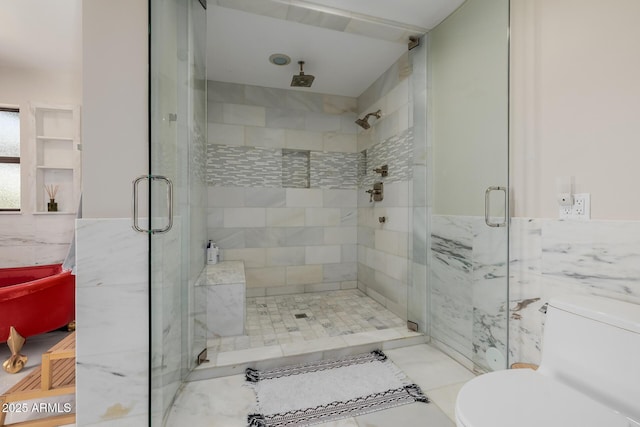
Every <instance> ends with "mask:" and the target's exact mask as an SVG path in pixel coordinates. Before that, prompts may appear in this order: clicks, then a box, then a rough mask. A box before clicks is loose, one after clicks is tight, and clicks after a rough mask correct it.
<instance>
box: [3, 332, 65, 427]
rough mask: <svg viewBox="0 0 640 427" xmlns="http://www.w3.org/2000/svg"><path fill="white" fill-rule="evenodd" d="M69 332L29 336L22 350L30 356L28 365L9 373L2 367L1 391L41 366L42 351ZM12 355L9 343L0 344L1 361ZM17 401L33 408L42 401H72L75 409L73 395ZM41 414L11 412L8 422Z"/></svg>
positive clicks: (25, 419)
mask: <svg viewBox="0 0 640 427" xmlns="http://www.w3.org/2000/svg"><path fill="white" fill-rule="evenodd" d="M67 334H68V332H63V331H53V332H49V333H46V334H40V335H35V336H33V337H29V338H28V339H27V341H26V342H25V344H24V346H23V347H22V350H21V351H20V353H21V354H24V355H25V356H27V357H28V359H27V365H26V366H25V368H24V369H22V370H21V371H20V372H18V373H16V374H8V373H7V372H5V371H4V369H0V393H3V392H5V391H6V390H8V389H10V388H11V387H12V386H13V385H14V384H16V383H17V382H18V381H20V380H21V379H22V378H24V377H26V376H27V375H28V374H29V373H30V372H31V371H32V370H33V369H35V368H36V367H38V366H40V363H41V361H42V353H44V352H45V351H47V350H48V349H49V348H51V347H53V346H54V345H55V344H56V343H57V342H59V341H60V340H62V339H63V338H64V337H65V336H66V335H67ZM10 356H11V351H10V350H9V347H7V344H6V343H2V344H0V363H2V362H4V361H5V360H7V359H8V358H9V357H10ZM16 403H26V404H27V407H28V408H32V407H33V404H40V403H59V404H65V403H71V404H72V407H73V409H72V410H73V411H75V396H72V395H66V396H57V397H50V398H47V399H34V400H27V401H23V402H16ZM41 416H43V414H38V413H33V412H31V411H28V412H27V413H10V414H8V415H7V418H6V423H9V424H12V423H17V422H22V421H27V420H34V419H37V418H40V417H41ZM72 426H75V424H65V425H64V426H61V427H72Z"/></svg>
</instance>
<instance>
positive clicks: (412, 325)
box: [407, 320, 418, 332]
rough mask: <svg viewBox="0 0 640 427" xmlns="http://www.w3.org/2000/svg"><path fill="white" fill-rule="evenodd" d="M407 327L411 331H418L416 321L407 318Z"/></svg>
mask: <svg viewBox="0 0 640 427" xmlns="http://www.w3.org/2000/svg"><path fill="white" fill-rule="evenodd" d="M407 329H408V330H410V331H411V332H418V324H417V323H416V322H412V321H411V320H407Z"/></svg>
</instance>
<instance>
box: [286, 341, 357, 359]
mask: <svg viewBox="0 0 640 427" xmlns="http://www.w3.org/2000/svg"><path fill="white" fill-rule="evenodd" d="M346 346H347V343H346V342H345V340H344V339H343V338H342V337H325V338H318V339H316V340H313V341H306V342H305V341H303V342H297V343H296V342H294V343H291V344H282V352H283V353H284V355H285V356H291V355H295V354H302V353H309V352H312V351H320V350H333V349H336V348H342V347H346Z"/></svg>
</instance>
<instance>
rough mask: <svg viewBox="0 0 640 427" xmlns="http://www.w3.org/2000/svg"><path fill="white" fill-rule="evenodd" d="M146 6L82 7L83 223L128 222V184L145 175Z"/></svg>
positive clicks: (95, 3)
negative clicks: (99, 220)
mask: <svg viewBox="0 0 640 427" xmlns="http://www.w3.org/2000/svg"><path fill="white" fill-rule="evenodd" d="M146 5H147V3H146V2H142V1H134V2H128V1H115V2H110V1H101V0H89V1H85V2H84V5H83V9H84V10H83V13H84V17H85V20H84V26H83V39H84V48H83V72H84V92H83V106H84V111H85V114H84V117H83V121H82V133H83V139H84V141H83V142H84V147H83V151H82V164H83V177H82V179H83V189H84V195H83V204H82V207H83V216H84V217H85V218H118V217H130V215H131V181H132V180H133V179H134V178H135V177H136V176H139V175H143V174H145V173H147V169H148V168H147V161H148V158H149V154H148V153H149V151H148V104H147V102H148V90H147V86H148V75H147V73H148V67H147V62H148V58H147V57H148V53H147V52H148V49H147V43H148V41H147V36H148V23H147V16H146V13H147V12H146V8H147V6H146ZM89 19H91V22H90V23H88V22H87V20H89ZM116 22H117V27H118V28H117V29H116V28H115V27H114V25H115V24H114V23H116ZM141 205H144V203H141Z"/></svg>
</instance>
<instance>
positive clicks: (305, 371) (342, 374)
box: [246, 350, 429, 427]
mask: <svg viewBox="0 0 640 427" xmlns="http://www.w3.org/2000/svg"><path fill="white" fill-rule="evenodd" d="M246 379H247V383H248V384H249V385H250V386H251V387H252V388H253V389H254V391H255V393H256V400H257V405H256V413H254V414H250V415H249V416H248V423H249V426H250V427H293V426H308V425H312V424H318V423H324V422H328V421H332V420H337V419H341V418H349V417H354V416H358V415H361V414H366V413H369V412H374V411H380V410H382V409H388V408H392V407H394V406H400V405H405V404H407V403H412V402H424V403H427V402H429V400H428V399H427V397H426V396H424V394H422V391H421V390H420V387H418V386H417V385H416V384H412V383H411V382H410V381H409V379H408V378H407V377H406V375H405V374H404V373H403V372H402V371H400V369H398V368H397V367H396V366H395V365H394V364H393V363H392V362H391V361H389V360H388V359H387V356H385V354H384V353H383V352H381V351H379V350H376V351H373V352H371V353H364V354H358V355H355V356H350V357H346V358H341V359H334V360H323V361H319V362H311V363H307V364H303V365H293V366H286V367H283V368H277V369H270V370H264V371H258V370H255V369H247V371H246Z"/></svg>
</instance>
